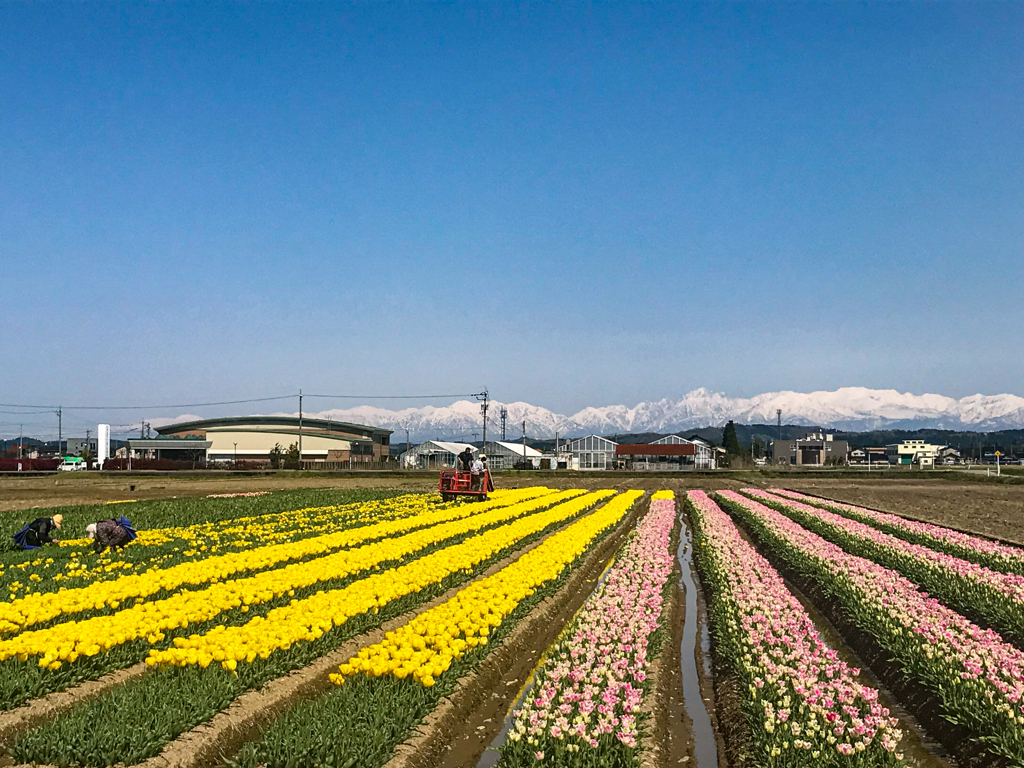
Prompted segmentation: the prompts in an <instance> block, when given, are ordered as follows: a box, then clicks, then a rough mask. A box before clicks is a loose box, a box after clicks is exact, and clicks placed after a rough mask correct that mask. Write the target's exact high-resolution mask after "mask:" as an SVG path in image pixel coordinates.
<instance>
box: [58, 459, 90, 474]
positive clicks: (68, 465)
mask: <svg viewBox="0 0 1024 768" xmlns="http://www.w3.org/2000/svg"><path fill="white" fill-rule="evenodd" d="M88 468H89V465H88V464H86V463H85V459H83V458H82V457H81V456H65V457H64V460H63V461H62V462H61V463H60V464H59V465H57V469H58V470H59V471H61V472H80V471H85V470H87V469H88Z"/></svg>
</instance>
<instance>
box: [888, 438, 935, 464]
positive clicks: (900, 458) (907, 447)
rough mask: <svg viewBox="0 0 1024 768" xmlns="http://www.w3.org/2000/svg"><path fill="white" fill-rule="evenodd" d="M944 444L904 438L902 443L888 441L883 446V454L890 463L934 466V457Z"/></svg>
mask: <svg viewBox="0 0 1024 768" xmlns="http://www.w3.org/2000/svg"><path fill="white" fill-rule="evenodd" d="M943 448H945V446H943V445H932V444H931V443H926V442H925V441H924V440H904V441H903V442H902V443H890V444H889V445H887V446H885V455H886V458H888V459H889V463H890V464H899V465H902V466H908V465H913V464H916V465H917V466H919V467H933V466H935V458H936V457H937V456H938V454H939V451H941V450H942V449H943Z"/></svg>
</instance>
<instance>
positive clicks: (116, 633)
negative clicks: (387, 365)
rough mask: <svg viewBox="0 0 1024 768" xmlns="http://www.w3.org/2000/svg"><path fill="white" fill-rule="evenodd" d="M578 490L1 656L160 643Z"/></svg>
mask: <svg viewBox="0 0 1024 768" xmlns="http://www.w3.org/2000/svg"><path fill="white" fill-rule="evenodd" d="M581 493H583V491H563V492H561V493H551V494H544V495H543V496H540V497H538V498H535V499H529V500H527V501H523V502H520V503H519V504H513V505H510V506H506V507H500V508H498V509H492V510H489V511H484V512H479V513H477V514H474V515H471V516H469V517H467V518H464V519H462V520H452V521H449V522H447V523H440V524H438V525H434V526H430V527H427V528H422V529H419V530H416V531H413V532H411V533H408V534H406V535H404V536H397V537H394V538H388V539H384V540H383V541H378V542H374V543H371V544H366V545H363V546H361V547H356V548H354V549H346V550H343V551H341V552H335V553H334V554H331V555H326V556H324V557H320V558H315V559H313V560H307V561H303V562H301V563H293V564H291V565H288V566H286V567H284V568H278V569H274V570H269V571H263V572H261V573H258V574H255V575H254V576H250V577H247V578H240V579H228V580H226V581H221V582H219V583H216V584H213V585H211V586H209V587H207V588H205V589H201V590H195V591H184V592H179V593H178V594H176V595H173V596H171V597H168V598H165V599H163V600H153V601H149V602H136V603H135V604H133V605H132V606H131V607H126V608H124V609H122V610H119V611H117V612H116V613H113V614H107V615H103V616H94V617H92V618H89V619H83V620H81V621H68V622H64V623H61V624H55V625H54V626H52V627H47V628H45V629H38V630H31V631H27V632H22V633H21V634H20V635H17V636H15V637H12V638H10V639H7V640H0V660H3V659H8V658H12V657H15V656H16V657H18V658H19V659H22V660H26V659H28V657H30V656H41V657H42V658H41V659H40V661H39V664H40V666H44V667H49V668H59V667H60V665H61V663H62V662H65V661H75V660H76V659H77V658H78V657H79V656H83V655H85V656H94V655H96V654H98V653H102V652H105V651H109V650H110V649H111V648H113V647H114V646H117V645H120V644H121V643H125V642H129V641H132V640H136V639H140V638H146V639H148V640H149V642H151V643H157V642H160V641H161V640H163V639H164V634H163V633H164V631H165V630H173V629H179V628H180V629H183V628H185V627H188V626H189V625H193V624H198V623H201V622H204V621H209V620H211V619H213V618H214V617H216V616H217V615H218V614H220V613H223V612H224V611H228V610H231V609H234V608H241V610H242V612H243V613H246V612H248V610H249V607H250V606H253V605H260V604H262V603H266V602H268V601H271V600H275V599H277V598H279V597H281V596H282V595H290V594H292V593H293V592H294V590H296V589H303V588H305V587H310V586H313V585H316V584H318V583H321V582H324V581H329V580H331V579H340V578H346V577H348V576H351V575H353V574H356V573H360V572H363V571H366V570H369V569H371V568H373V567H374V566H376V565H378V564H380V563H382V562H385V561H387V560H395V559H400V558H403V557H405V556H406V555H409V554H412V553H414V552H416V551H418V550H421V549H423V548H425V547H428V546H431V545H433V544H437V543H440V542H443V541H445V540H446V539H449V538H451V537H453V536H458V535H461V534H466V533H471V532H473V531H476V530H480V529H481V528H484V527H486V526H489V525H495V524H500V523H503V522H506V521H508V520H510V519H514V518H516V517H521V516H523V515H528V514H529V513H531V512H534V511H536V510H538V509H541V508H543V507H546V506H549V505H551V504H552V503H556V502H558V501H560V500H562V499H568V498H571V497H572V496H578V495H579V494H581Z"/></svg>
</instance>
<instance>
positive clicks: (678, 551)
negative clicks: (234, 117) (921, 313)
mask: <svg viewBox="0 0 1024 768" xmlns="http://www.w3.org/2000/svg"><path fill="white" fill-rule="evenodd" d="M676 483H677V481H675V480H669V481H666V482H665V486H664V487H665V488H668V487H673V485H674V486H675V487H676V488H679V490H678V491H673V490H667V489H658V488H657V486H656V485H654V486H653V487H652V483H651V482H646V483H643V484H639V483H638V484H636V487H635V488H633V489H630V487H629V486H630V485H631V484H630V483H628V482H626V483H617V484H616V489H615V490H613V489H611V488H609V489H602V488H600V487H593V486H591V487H588V488H565V489H555V488H548V487H543V486H532V487H524V488H515V489H499V490H497V491H495V492H493V493H492V494H491V495H490V498H489V500H487V501H477V502H466V501H453V502H445V501H442V500H441V499H440V498H439V496H438V495H437V494H436V493H413V492H399V491H386V490H378V491H301V492H284V491H282V492H273V493H269V492H259V493H237V494H211V495H210V496H208V497H204V498H190V499H167V500H161V501H147V502H134V501H131V500H125V501H124V503H122V504H119V505H118V506H117V513H118V514H122V513H123V514H125V515H126V516H128V517H129V518H131V519H132V522H133V525H136V526H137V527H138V530H139V536H138V538H137V539H136V540H135V541H133V542H131V543H130V544H128V546H126V547H125V548H124V549H123V550H114V551H109V550H108V551H107V552H105V553H103V554H99V555H97V554H95V553H94V552H93V551H92V548H91V546H90V545H91V542H90V541H89V540H88V539H86V538H77V536H80V535H81V534H82V532H83V531H84V527H85V524H86V523H87V522H91V521H93V520H95V519H101V518H102V517H108V516H110V515H109V512H107V513H104V512H102V511H101V508H100V511H98V510H97V508H95V507H85V506H83V507H73V508H66V509H64V510H62V514H64V516H65V518H64V519H65V525H64V530H63V531H62V533H63V534H64V535H63V537H62V540H61V541H60V542H59V543H57V544H56V545H53V546H49V547H45V548H43V549H41V550H35V551H27V552H26V551H20V550H16V549H14V548H13V546H12V547H11V548H10V549H8V550H6V551H2V552H0V589H6V593H5V598H6V599H5V600H4V601H2V602H0V744H2V745H3V747H4V749H5V751H6V753H7V754H8V755H9V758H8V764H12V765H13V764H18V765H26V766H28V765H35V766H49V765H54V766H82V767H90V768H91V767H96V768H98V767H99V766H114V765H121V766H136V765H147V766H154V767H155V766H157V765H159V766H168V765H173V766H178V767H179V768H186V766H187V767H189V768H199V766H205V765H225V766H232V768H243V767H244V768H256V767H257V766H281V767H282V768H301V767H304V766H334V767H335V768H378V767H379V766H388V768H406V767H410V768H412V767H416V768H428V767H429V768H434V766H438V767H439V768H491V767H492V766H498V767H499V768H522V767H524V766H543V765H551V766H580V768H654V767H655V766H661V765H664V766H668V765H672V766H676V765H679V764H689V765H697V766H698V768H710V766H705V765H704V762H706V761H707V759H708V758H707V757H706V756H707V754H708V749H710V750H711V753H713V754H717V755H718V760H717V763H716V764H717V765H719V766H735V767H736V768H783V767H785V766H797V767H803V766H807V767H810V766H819V765H820V766H841V767H844V768H845V767H846V766H849V767H850V768H865V767H874V766H877V767H878V768H895V767H896V766H936V767H937V766H940V765H952V764H953V763H952V762H951V761H954V760H956V761H959V764H960V765H963V766H982V765H985V766H988V765H992V766H1012V765H1024V549H1022V548H1020V547H1018V546H1015V545H1013V544H1010V543H1007V542H1001V541H996V540H993V539H990V538H985V537H982V536H979V535H976V534H973V533H970V532H967V531H959V530H954V529H951V528H945V527H942V526H939V525H935V524H932V523H927V522H921V521H917V520H910V519H908V518H905V517H901V516H898V515H894V514H890V513H887V512H882V511H878V510H872V509H867V508H864V507H860V506H856V505H853V504H847V503H845V502H842V501H838V500H832V499H822V498H818V497H812V496H807V495H804V494H801V493H798V492H796V491H792V490H786V489H783V488H740V486H739V485H738V484H737V485H735V486H734V487H735V488H736V490H717V491H714V490H709V491H704V490H698V489H694V488H692V487H690V488H687V487H685V486H680V485H678V484H676ZM684 575H685V576H686V577H687V579H684V578H683V577H684ZM691 577H692V579H693V581H689V579H690V578H691ZM684 582H685V583H692V584H695V585H696V586H695V587H694V588H695V589H696V590H697V593H698V609H697V610H696V611H694V610H692V609H690V608H685V609H684V601H683V600H682V596H683V594H684V592H685V591H686V587H685V583H684ZM691 597H692V594H691ZM684 623H688V624H687V626H697V627H702V628H704V630H705V632H706V635H707V637H708V642H707V644H706V648H702V646H701V644H700V642H699V640H698V641H693V642H691V644H690V645H689V646H685V643H684V644H683V645H681V640H680V638H681V637H686V636H687V635H686V634H685V633H684V632H683V626H684ZM697 636H698V637H699V633H698V635H697ZM687 656H690V657H695V658H696V659H697V661H698V663H697V667H698V669H699V670H701V671H700V672H698V676H699V677H700V680H699V690H700V692H701V693H700V695H694V694H693V693H692V691H691V692H690V693H689V694H687V695H685V696H684V695H683V685H682V684H681V683H680V682H679V681H680V679H681V677H680V676H681V675H682V676H685V675H686V672H685V669H686V667H687V665H686V663H685V662H686V660H687ZM702 660H703V661H702ZM704 662H706V664H705V663H704ZM681 670H682V671H681ZM677 699H679V700H681V701H682V705H681V706H682V709H685V711H686V713H687V714H686V715H679V714H678V713H677V714H673V713H675V712H676V709H674V708H673V707H674V706H675V705H673V704H672V703H671V702H673V701H675V700H677ZM698 711H700V712H705V713H706V715H705V716H704V720H710V722H711V723H712V725H711V730H710V731H709V732H707V733H704V732H702V731H701V729H700V728H699V727H697V725H696V724H697V723H698V721H699V720H700V718H698V717H697V716H696V715H697V714H698ZM670 732H671V734H674V735H675V736H676V737H677V738H675V739H668V738H666V736H667V735H668V734H669V733H670ZM701 739H705V740H708V741H707V742H706V744H705V747H707V748H706V749H703V750H702V749H701V744H700V743H698V742H700V740H701ZM680 745H682V746H680ZM687 745H688V746H687ZM708 745H710V746H708ZM942 753H948V754H946V755H945V756H943V755H942Z"/></svg>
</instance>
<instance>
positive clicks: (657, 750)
mask: <svg viewBox="0 0 1024 768" xmlns="http://www.w3.org/2000/svg"><path fill="white" fill-rule="evenodd" d="M679 527H680V524H679V516H678V514H677V516H676V531H677V537H678V534H679V532H680V531H679ZM677 537H674V538H673V545H676V544H677V543H678V538H677ZM673 551H675V549H673ZM678 567H679V564H678V562H677V563H676V565H675V567H674V568H673V569H672V573H670V574H669V579H670V580H671V582H672V584H673V587H672V590H671V592H670V593H669V598H668V602H667V603H666V604H665V608H664V613H663V622H664V624H663V626H664V627H665V630H666V632H667V636H666V638H665V643H664V645H663V646H662V648H661V652H660V653H659V654H658V656H657V658H656V659H655V660H654V663H653V664H651V668H650V676H649V678H648V679H649V680H650V681H651V687H650V691H649V693H648V694H647V697H646V698H645V699H644V703H643V707H642V709H643V711H645V712H646V713H647V714H648V717H649V718H650V719H649V720H648V721H647V723H648V725H647V727H646V729H645V732H644V735H643V737H642V739H641V746H642V751H641V753H640V768H660V767H661V766H679V765H684V764H688V763H690V762H691V761H692V760H693V754H694V749H693V734H692V733H691V726H690V717H689V715H687V713H686V705H685V704H684V702H683V679H682V673H681V668H680V664H679V648H680V646H681V645H682V641H683V621H684V620H685V613H686V604H685V601H684V600H683V599H682V598H683V595H682V591H681V590H680V589H679V574H678V572H677V571H676V569H677V568H678Z"/></svg>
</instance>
